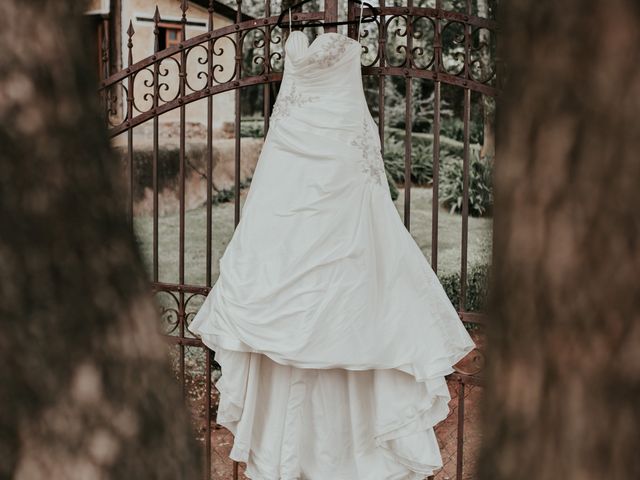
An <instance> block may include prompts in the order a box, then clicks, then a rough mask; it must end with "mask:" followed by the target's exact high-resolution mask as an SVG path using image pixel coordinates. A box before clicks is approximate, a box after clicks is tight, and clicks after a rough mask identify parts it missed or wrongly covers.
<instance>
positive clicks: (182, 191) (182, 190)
mask: <svg viewBox="0 0 640 480" xmlns="http://www.w3.org/2000/svg"><path fill="white" fill-rule="evenodd" d="M187 8H189V2H188V1H187V0H182V2H181V4H180V9H181V10H182V19H181V24H182V25H181V26H182V29H181V32H182V33H181V34H182V37H181V38H180V94H179V95H180V96H179V99H180V156H179V159H180V233H179V247H178V248H179V250H180V252H179V254H178V276H179V280H178V283H179V284H180V291H179V300H180V305H179V308H178V310H179V317H180V336H181V337H184V335H185V306H184V290H183V288H182V286H183V285H184V236H185V235H184V230H185V228H184V223H185V222H184V220H185V218H184V217H185V175H186V172H185V170H186V159H185V148H186V142H185V137H186V130H185V123H186V118H185V114H186V110H185V105H184V102H183V101H182V99H183V98H184V96H185V90H186V86H185V85H186V76H187V65H186V64H187V54H186V51H185V49H184V41H185V40H186V38H187V15H186V12H187ZM184 354H185V346H184V344H183V343H182V342H180V384H181V386H182V394H183V396H186V393H187V392H186V386H185V361H184Z"/></svg>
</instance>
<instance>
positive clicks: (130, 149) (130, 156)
mask: <svg viewBox="0 0 640 480" xmlns="http://www.w3.org/2000/svg"><path fill="white" fill-rule="evenodd" d="M134 33H135V30H134V29H133V23H132V22H131V21H129V29H128V30H127V36H128V41H127V49H128V50H129V54H128V67H129V69H130V68H131V65H132V64H133V34H134ZM133 75H134V74H130V75H129V76H128V77H127V80H128V82H127V86H128V89H127V127H128V129H127V159H128V162H129V165H128V166H129V171H128V175H129V192H128V195H129V212H128V215H129V227H130V228H131V231H133V126H132V125H131V124H132V122H133Z"/></svg>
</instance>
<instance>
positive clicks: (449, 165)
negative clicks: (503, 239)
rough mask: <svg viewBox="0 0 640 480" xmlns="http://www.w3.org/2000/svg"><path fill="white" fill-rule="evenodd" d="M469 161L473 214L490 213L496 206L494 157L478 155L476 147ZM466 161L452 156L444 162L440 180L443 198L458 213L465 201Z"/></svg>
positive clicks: (471, 212)
mask: <svg viewBox="0 0 640 480" xmlns="http://www.w3.org/2000/svg"><path fill="white" fill-rule="evenodd" d="M470 157H471V158H470V162H469V214H470V215H473V216H477V217H480V216H483V215H490V214H491V211H492V207H493V159H492V158H483V159H480V158H479V156H478V150H472V155H471V156H470ZM462 173H463V162H462V159H460V158H449V159H447V161H446V162H443V164H442V175H441V180H440V189H441V199H442V203H443V205H444V206H445V207H447V208H449V210H450V211H451V212H452V213H453V212H457V213H461V212H462V205H463V183H462V182H463V175H462Z"/></svg>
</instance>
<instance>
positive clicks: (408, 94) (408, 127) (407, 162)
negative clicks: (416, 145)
mask: <svg viewBox="0 0 640 480" xmlns="http://www.w3.org/2000/svg"><path fill="white" fill-rule="evenodd" d="M407 6H408V8H407V50H406V54H407V58H406V61H405V70H404V74H405V77H406V78H405V93H404V102H405V104H404V105H405V110H404V122H405V123H404V225H405V227H407V230H411V147H412V145H411V142H412V137H411V134H412V130H413V128H412V127H413V118H412V112H411V108H412V102H411V99H412V96H413V93H412V81H411V67H412V60H411V57H412V52H411V50H412V49H413V25H412V18H411V14H410V9H411V8H412V7H413V0H407Z"/></svg>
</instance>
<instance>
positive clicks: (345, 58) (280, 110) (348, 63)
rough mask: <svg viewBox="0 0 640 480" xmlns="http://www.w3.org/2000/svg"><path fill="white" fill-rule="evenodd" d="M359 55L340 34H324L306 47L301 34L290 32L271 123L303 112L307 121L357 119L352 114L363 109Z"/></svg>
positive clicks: (351, 41) (357, 48)
mask: <svg viewBox="0 0 640 480" xmlns="http://www.w3.org/2000/svg"><path fill="white" fill-rule="evenodd" d="M360 53H361V46H360V44H359V43H358V42H357V41H355V40H354V39H352V38H349V37H347V36H345V35H342V34H339V33H333V32H329V33H323V34H321V35H319V36H318V37H316V39H315V40H314V41H313V42H312V43H311V44H309V40H308V38H307V36H306V35H305V34H304V33H302V32H300V31H297V30H295V31H293V32H291V33H290V34H289V38H288V39H287V42H286V44H285V62H284V73H283V78H282V84H281V86H280V91H279V93H278V98H277V100H276V103H275V105H274V109H273V114H272V117H271V118H272V120H275V121H277V120H280V119H283V118H289V117H291V116H294V117H295V116H296V113H298V112H299V113H303V111H304V115H305V117H306V118H312V117H314V116H315V117H316V119H317V118H318V117H317V115H320V117H322V118H324V119H326V121H327V122H333V121H335V118H336V116H337V115H340V116H344V115H346V118H350V119H354V118H359V116H358V115H353V111H354V110H356V111H362V109H363V108H366V100H365V96H364V90H363V87H362V73H361V67H360ZM301 107H304V108H301ZM309 114H311V117H310V116H309ZM323 114H328V115H323Z"/></svg>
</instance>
